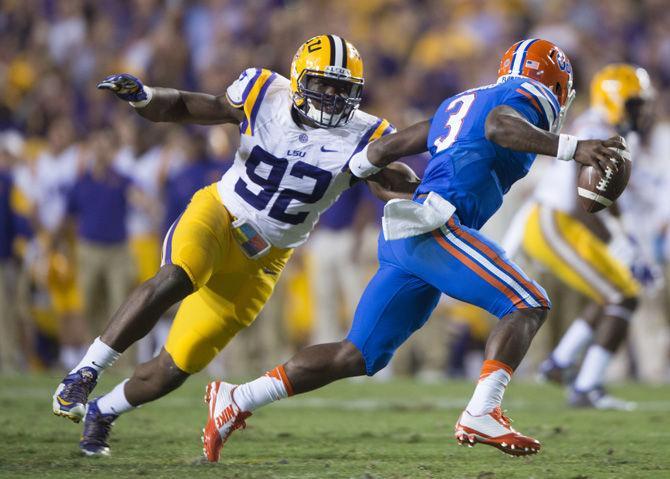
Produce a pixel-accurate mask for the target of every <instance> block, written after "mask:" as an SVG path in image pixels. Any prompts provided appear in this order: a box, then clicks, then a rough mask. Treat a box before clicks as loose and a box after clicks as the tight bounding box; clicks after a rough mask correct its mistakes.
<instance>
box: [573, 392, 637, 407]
mask: <svg viewBox="0 0 670 479" xmlns="http://www.w3.org/2000/svg"><path fill="white" fill-rule="evenodd" d="M568 404H569V405H570V406H571V407H574V408H591V409H602V410H613V411H633V410H634V409H635V408H637V404H636V403H634V402H631V401H626V400H624V399H620V398H617V397H615V396H612V395H610V394H608V393H607V391H606V390H605V388H603V387H602V386H598V387H595V388H593V389H591V390H590V391H578V390H576V389H572V390H571V391H570V396H569V397H568Z"/></svg>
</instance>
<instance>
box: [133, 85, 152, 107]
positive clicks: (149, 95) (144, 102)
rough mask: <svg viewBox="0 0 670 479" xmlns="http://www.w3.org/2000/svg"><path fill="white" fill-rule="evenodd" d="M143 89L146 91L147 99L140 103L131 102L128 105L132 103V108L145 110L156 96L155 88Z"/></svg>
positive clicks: (146, 87) (143, 87)
mask: <svg viewBox="0 0 670 479" xmlns="http://www.w3.org/2000/svg"><path fill="white" fill-rule="evenodd" d="M142 89H143V90H144V94H145V95H146V96H147V97H146V98H145V99H144V100H140V101H129V102H128V103H130V106H132V107H133V108H144V107H145V106H147V105H148V104H149V102H150V101H151V99H152V98H153V96H154V92H153V88H151V87H148V86H142Z"/></svg>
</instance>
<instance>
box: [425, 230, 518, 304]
mask: <svg viewBox="0 0 670 479" xmlns="http://www.w3.org/2000/svg"><path fill="white" fill-rule="evenodd" d="M438 231H439V230H435V231H433V236H434V237H435V239H436V240H437V242H438V243H439V244H440V246H442V247H443V248H444V249H445V250H447V251H448V252H449V253H451V254H452V255H453V256H455V257H456V258H458V259H459V260H460V262H461V263H463V264H464V265H466V266H467V267H468V268H470V269H471V270H472V271H474V273H475V274H477V276H479V277H480V278H482V279H483V280H484V281H486V282H487V283H489V284H490V285H491V286H493V287H494V288H496V289H497V290H498V291H500V292H501V293H503V294H504V295H505V296H507V299H509V300H510V301H511V302H512V304H514V305H518V304H519V303H523V299H522V298H521V297H520V296H519V295H517V294H516V293H515V292H514V291H512V290H511V289H510V288H508V287H507V286H506V285H505V284H504V283H502V282H501V281H500V280H498V279H497V278H495V277H494V276H492V275H490V274H489V273H488V272H487V271H486V270H484V268H482V267H481V266H479V265H478V264H477V263H475V262H474V261H472V260H471V259H470V258H468V257H467V256H465V254H463V253H461V252H460V251H459V250H457V249H456V248H455V247H454V246H452V245H451V244H449V242H448V241H447V240H445V239H444V238H442V237H441V236H440V235H439V233H438Z"/></svg>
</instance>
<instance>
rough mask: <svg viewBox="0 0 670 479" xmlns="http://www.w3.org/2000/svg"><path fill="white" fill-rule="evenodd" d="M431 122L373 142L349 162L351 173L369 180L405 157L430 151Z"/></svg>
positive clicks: (415, 125) (418, 124)
mask: <svg viewBox="0 0 670 479" xmlns="http://www.w3.org/2000/svg"><path fill="white" fill-rule="evenodd" d="M429 131H430V121H428V120H425V121H421V122H419V123H415V124H414V125H412V126H409V127H407V128H405V129H404V130H400V131H398V132H396V133H392V134H390V135H386V136H382V137H381V138H379V139H378V140H375V141H373V142H372V143H370V144H369V145H368V146H366V147H365V148H363V150H361V151H359V152H358V153H356V154H355V155H354V156H353V157H352V158H351V160H350V161H349V169H350V170H351V173H352V174H353V175H354V176H356V177H358V178H367V177H369V176H371V175H374V174H375V173H377V172H379V171H380V170H381V169H382V168H384V167H385V166H386V165H388V164H390V163H392V162H394V161H396V160H397V159H399V158H402V157H403V156H411V155H418V154H419V153H423V152H424V151H426V150H427V149H428V147H427V146H426V142H427V140H428V132H429Z"/></svg>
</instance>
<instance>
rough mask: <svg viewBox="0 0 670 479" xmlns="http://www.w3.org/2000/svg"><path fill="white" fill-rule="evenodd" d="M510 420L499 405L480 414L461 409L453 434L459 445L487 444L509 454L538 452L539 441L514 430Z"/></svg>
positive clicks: (518, 454) (520, 454)
mask: <svg viewBox="0 0 670 479" xmlns="http://www.w3.org/2000/svg"><path fill="white" fill-rule="evenodd" d="M511 422H512V420H511V419H509V418H508V417H507V416H505V415H504V414H503V412H502V411H501V409H500V407H496V408H495V409H494V410H493V411H491V412H490V413H488V414H483V415H481V416H473V415H472V414H470V413H469V412H468V411H463V412H462V413H461V415H460V417H459V418H458V421H457V422H456V426H455V427H454V436H455V437H456V440H457V441H458V444H459V445H460V446H462V445H466V446H468V447H473V446H474V445H475V444H478V443H479V444H487V445H489V446H493V447H496V448H498V449H500V450H501V451H502V452H504V453H505V454H509V455H510V456H528V455H530V454H537V453H538V452H540V448H541V447H542V446H541V444H540V442H539V441H537V440H535V439H533V438H532V437H528V436H524V435H523V434H520V433H518V432H517V431H515V430H514V429H513V428H512V426H511V425H510V423H511Z"/></svg>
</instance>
